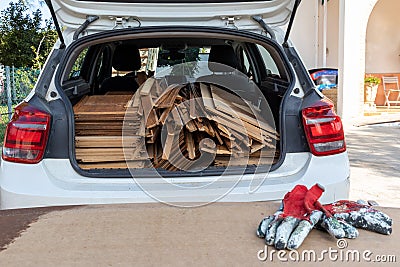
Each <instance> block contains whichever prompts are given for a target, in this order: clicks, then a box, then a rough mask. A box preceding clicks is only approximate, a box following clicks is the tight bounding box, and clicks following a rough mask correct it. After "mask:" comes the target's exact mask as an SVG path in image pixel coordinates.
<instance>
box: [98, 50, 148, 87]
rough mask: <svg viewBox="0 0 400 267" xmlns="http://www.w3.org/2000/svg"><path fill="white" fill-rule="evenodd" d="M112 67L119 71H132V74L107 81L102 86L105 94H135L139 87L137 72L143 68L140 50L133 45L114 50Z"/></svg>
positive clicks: (110, 78)
mask: <svg viewBox="0 0 400 267" xmlns="http://www.w3.org/2000/svg"><path fill="white" fill-rule="evenodd" d="M112 66H113V68H114V69H115V70H117V71H124V72H126V71H130V73H128V74H126V75H124V76H115V77H109V78H107V79H105V80H104V81H103V82H102V84H101V91H103V92H104V93H105V92H109V91H132V92H135V91H136V90H137V89H138V87H139V85H138V83H137V81H136V77H135V71H137V70H139V69H140V68H141V59H140V53H139V49H138V48H137V47H136V46H135V45H132V44H120V45H118V46H117V47H116V48H115V50H114V55H113V59H112Z"/></svg>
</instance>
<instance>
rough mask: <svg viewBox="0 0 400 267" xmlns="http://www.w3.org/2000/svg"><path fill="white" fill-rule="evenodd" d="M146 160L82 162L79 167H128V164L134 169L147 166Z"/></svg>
mask: <svg viewBox="0 0 400 267" xmlns="http://www.w3.org/2000/svg"><path fill="white" fill-rule="evenodd" d="M146 165H147V164H146V161H144V160H137V161H128V162H125V161H119V162H102V163H80V164H79V167H81V168H82V169H84V170H90V169H127V168H128V166H129V167H130V168H132V169H142V168H145V167H146Z"/></svg>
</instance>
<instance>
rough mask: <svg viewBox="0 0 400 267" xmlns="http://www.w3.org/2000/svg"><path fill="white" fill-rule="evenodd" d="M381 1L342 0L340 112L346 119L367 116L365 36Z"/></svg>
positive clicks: (340, 21)
mask: <svg viewBox="0 0 400 267" xmlns="http://www.w3.org/2000/svg"><path fill="white" fill-rule="evenodd" d="M376 2H377V0H339V64H338V65H339V92H338V112H339V115H341V116H342V117H343V118H344V119H345V120H350V119H352V118H355V117H360V116H362V115H363V109H364V74H365V46H366V45H365V39H366V29H367V24H368V19H369V17H370V14H371V11H372V9H373V7H374V5H375V4H376Z"/></svg>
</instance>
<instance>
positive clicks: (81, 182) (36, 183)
mask: <svg viewBox="0 0 400 267" xmlns="http://www.w3.org/2000/svg"><path fill="white" fill-rule="evenodd" d="M344 162H347V163H348V156H347V152H344V153H341V154H337V155H333V156H325V157H316V156H313V155H311V154H310V153H292V154H287V155H286V158H285V161H284V163H283V164H282V165H281V166H280V168H278V169H277V170H275V171H272V172H270V173H268V174H266V175H267V177H266V179H265V181H264V183H263V184H262V185H261V186H260V187H259V188H258V190H256V191H255V192H253V193H250V192H249V182H250V179H251V178H252V175H250V174H249V175H244V176H243V177H242V179H241V180H240V182H239V183H238V184H237V185H236V186H235V187H234V188H233V189H232V190H231V191H230V192H229V194H225V195H224V197H223V198H221V199H219V200H218V201H221V202H246V201H266V200H279V199H282V198H283V196H284V195H285V194H286V193H287V192H288V191H290V190H291V189H292V188H293V187H294V186H295V185H296V184H304V185H306V186H308V187H309V186H312V185H313V184H315V183H316V182H318V183H320V184H322V185H324V187H325V189H326V192H325V193H324V194H323V196H322V198H321V201H322V202H323V203H329V202H332V201H334V200H338V199H346V198H348V192H349V175H350V174H349V166H348V165H347V166H343V163H344ZM1 164H2V167H1V169H0V170H1V173H0V179H1V180H0V184H1V191H0V199H1V201H0V202H1V209H12V208H24V207H40V206H48V205H52V206H55V205H74V204H76V205H78V204H100V203H103V204H104V203H146V202H155V201H158V199H154V198H152V197H150V196H149V195H148V194H147V193H146V192H144V191H143V190H142V189H141V187H140V186H138V184H137V183H136V182H135V181H134V180H133V179H130V178H89V177H84V176H81V175H79V174H78V173H77V172H75V170H74V169H73V168H72V167H71V164H70V162H69V160H68V159H44V160H43V161H41V162H40V163H38V164H34V165H29V164H18V163H12V162H6V161H2V163H1ZM336 166H340V168H337V167H336ZM262 175H265V174H262ZM203 178H206V177H200V178H199V177H193V178H174V181H173V182H174V183H176V184H177V183H178V184H179V183H191V184H195V183H196V182H197V183H200V182H204V180H203ZM224 179H227V180H229V179H233V180H235V179H238V177H237V176H231V177H229V176H228V177H225V178H224ZM141 182H148V183H149V186H150V187H154V188H157V190H158V193H159V194H160V195H162V196H163V200H165V201H168V202H169V203H172V204H173V203H182V202H193V203H196V202H199V203H200V202H207V201H208V200H209V199H211V198H214V197H215V199H217V198H218V197H219V196H220V194H224V193H226V192H227V188H225V187H223V182H220V181H217V183H220V185H219V186H218V184H216V187H215V188H214V189H204V190H201V189H199V190H195V191H190V194H188V192H189V191H188V190H179V187H176V190H169V189H168V188H169V187H167V186H166V185H165V183H164V184H157V183H154V181H153V182H152V180H151V178H150V179H149V178H144V179H142V180H141ZM151 183H153V184H151Z"/></svg>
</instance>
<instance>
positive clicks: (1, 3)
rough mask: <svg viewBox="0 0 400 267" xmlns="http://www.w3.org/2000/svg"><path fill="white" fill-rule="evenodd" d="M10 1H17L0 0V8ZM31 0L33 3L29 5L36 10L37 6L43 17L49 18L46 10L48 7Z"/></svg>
mask: <svg viewBox="0 0 400 267" xmlns="http://www.w3.org/2000/svg"><path fill="white" fill-rule="evenodd" d="M10 2H17V0H0V10H4V9H6V8H7V7H8V4H9V3H10ZM31 2H32V3H33V4H34V5H33V6H32V7H31V8H32V9H33V10H36V9H38V8H39V9H41V11H42V14H43V19H47V18H50V12H49V11H48V8H47V6H46V5H43V6H40V5H39V1H38V0H31Z"/></svg>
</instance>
